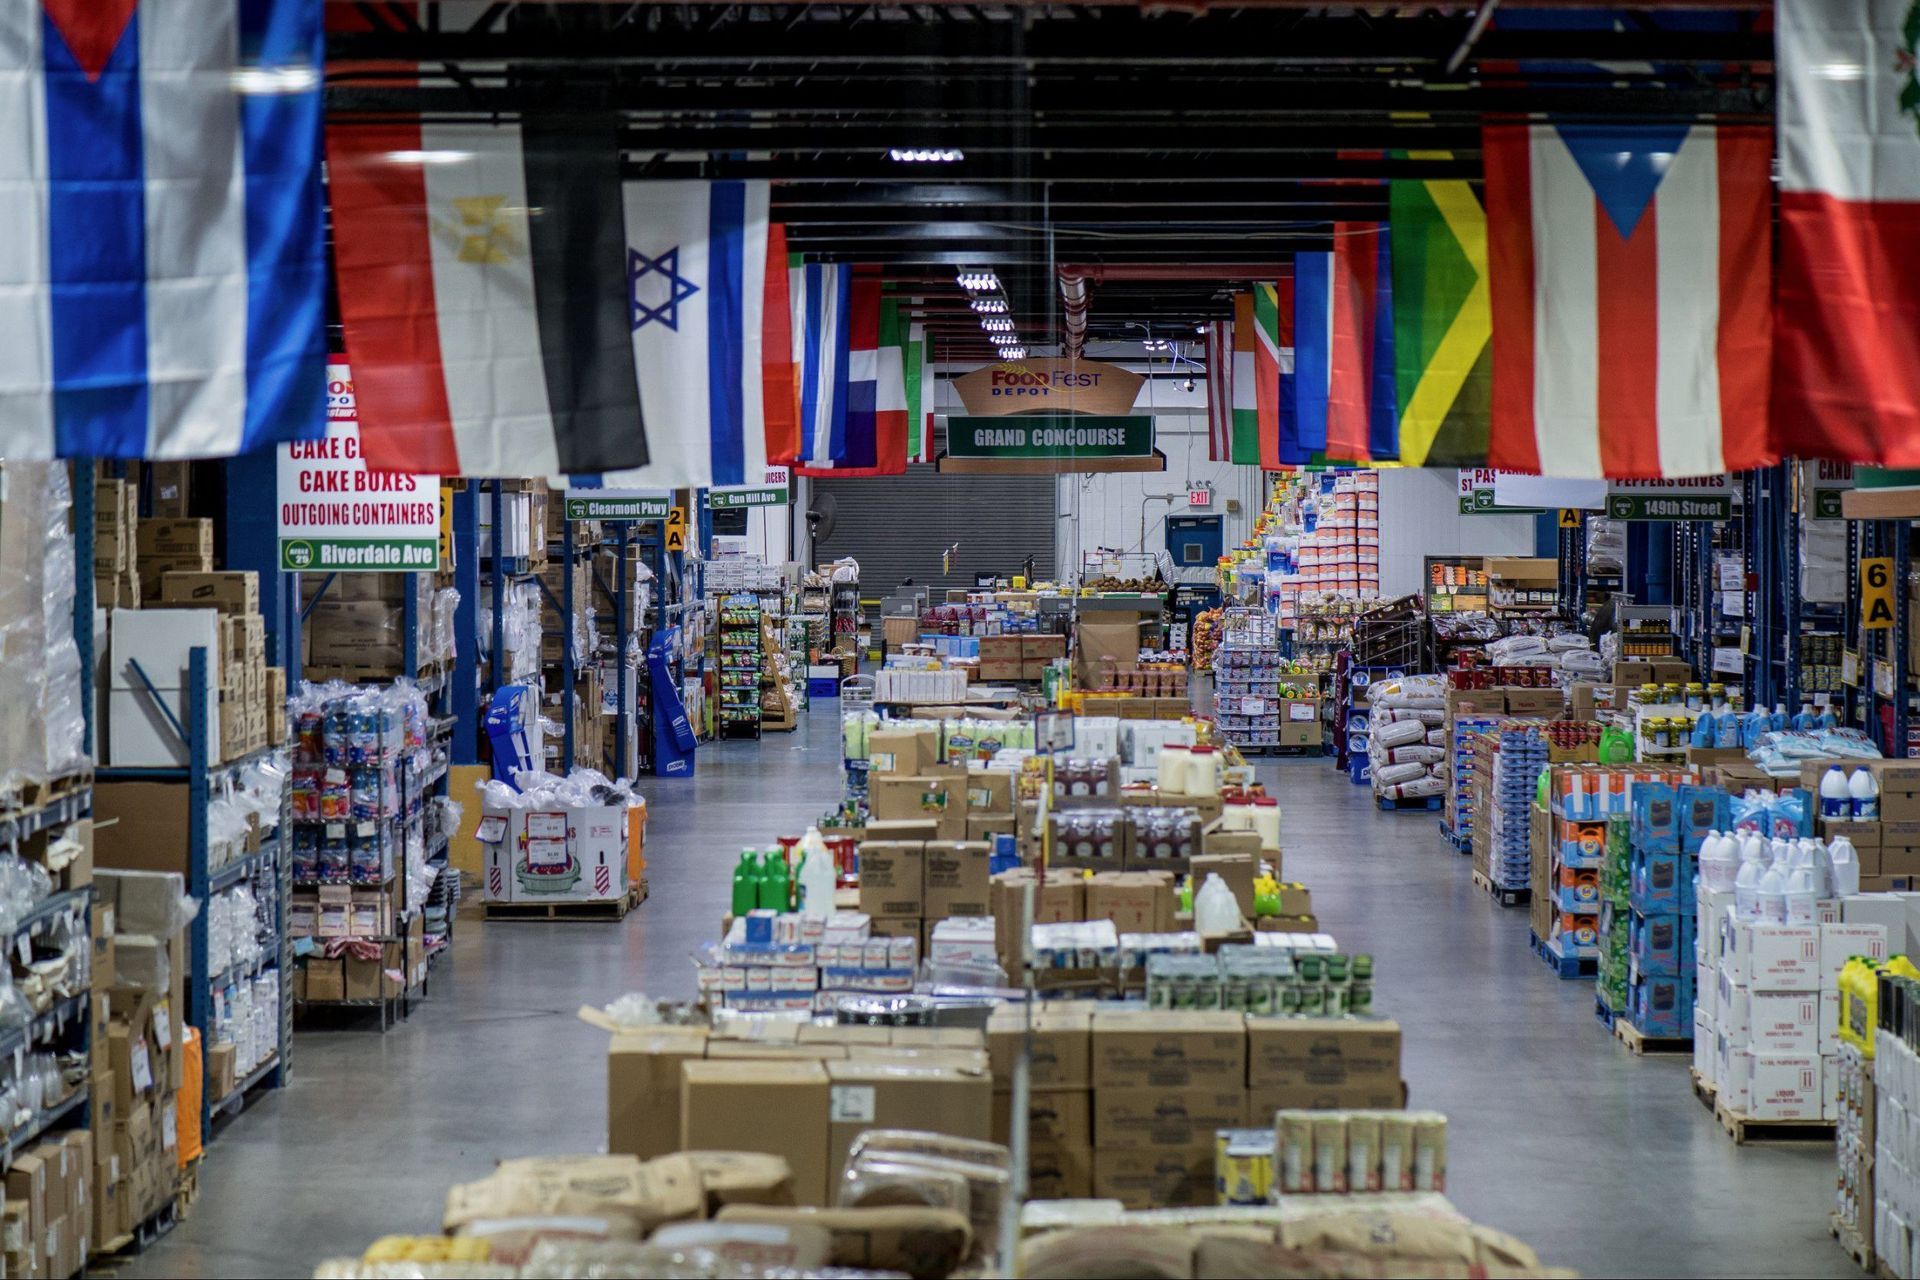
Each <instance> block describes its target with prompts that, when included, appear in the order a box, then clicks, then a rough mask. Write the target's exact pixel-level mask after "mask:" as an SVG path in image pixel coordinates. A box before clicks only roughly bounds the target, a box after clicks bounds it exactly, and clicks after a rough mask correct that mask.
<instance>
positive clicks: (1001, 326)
mask: <svg viewBox="0 0 1920 1280" xmlns="http://www.w3.org/2000/svg"><path fill="white" fill-rule="evenodd" d="M980 327H981V328H982V329H985V330H986V331H987V332H988V333H1011V332H1012V331H1013V317H1012V316H982V317H981V318H980Z"/></svg>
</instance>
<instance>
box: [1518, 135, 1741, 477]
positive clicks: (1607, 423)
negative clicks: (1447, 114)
mask: <svg viewBox="0 0 1920 1280" xmlns="http://www.w3.org/2000/svg"><path fill="white" fill-rule="evenodd" d="M1484 140H1485V146H1484V155H1485V159H1486V174H1487V186H1486V197H1487V269H1488V285H1489V288H1490V290H1491V294H1492V310H1493V406H1492V411H1491V416H1490V420H1489V424H1488V436H1489V439H1488V451H1487V465H1488V466H1489V467H1495V468H1499V469H1502V470H1508V471H1523V472H1538V473H1541V474H1544V475H1559V476H1574V477H1583V478H1588V479H1593V478H1600V477H1611V478H1620V479H1649V478H1655V477H1664V476H1674V477H1678V476H1701V475H1713V474H1717V473H1719V472H1722V471H1739V470H1744V469H1745V468H1748V467H1758V466H1765V465H1767V464H1768V463H1771V462H1772V461H1773V460H1774V455H1773V453H1772V451H1771V450H1770V448H1769V446H1768V443H1767V426H1766V424H1767V407H1768V406H1767V373H1768V359H1769V354H1770V344H1771V334H1770V332H1769V329H1770V325H1769V317H1768V308H1767V294H1768V281H1769V277H1770V274H1771V273H1770V269H1769V268H1770V264H1769V242H1768V228H1767V211H1768V202H1769V197H1770V193H1769V190H1768V183H1769V172H1768V170H1769V167H1770V163H1771V154H1772V140H1771V139H1770V138H1769V137H1768V134H1767V130H1766V129H1765V128H1764V127H1761V126H1748V125H1732V126H1728V125H1722V126H1719V127H1717V128H1716V127H1714V126H1711V125H1692V126H1689V125H1684V124H1678V125H1667V126H1615V125H1573V124H1566V125H1490V126H1488V127H1487V128H1486V129H1485V131H1484Z"/></svg>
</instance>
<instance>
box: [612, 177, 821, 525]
mask: <svg viewBox="0 0 1920 1280" xmlns="http://www.w3.org/2000/svg"><path fill="white" fill-rule="evenodd" d="M624 201H625V204H624V207H625V214H626V246H627V248H626V257H625V262H626V280H627V290H628V304H629V306H630V308H631V316H632V318H631V322H630V323H631V325H632V328H633V364H634V370H635V372H636V373H637V374H638V375H639V378H640V406H641V410H642V413H643V415H644V416H645V418H646V420H647V421H648V422H650V423H652V424H653V430H652V431H650V432H649V433H648V437H647V444H648V451H649V453H650V454H651V457H650V459H649V460H648V463H647V465H646V466H644V467H638V468H634V469H632V470H626V471H620V472H617V473H613V474H606V475H602V476H601V477H600V483H602V484H604V485H605V486H607V487H609V488H619V489H681V488H695V489H705V488H711V487H712V486H714V485H742V484H758V483H760V480H761V477H762V476H764V475H765V474H766V469H767V464H768V462H769V461H772V459H769V457H768V456H767V453H768V434H769V428H768V424H767V418H768V402H769V400H770V399H771V400H772V402H773V404H774V412H775V415H776V417H778V416H781V415H783V414H789V413H796V414H797V409H788V408H785V407H783V406H782V405H781V404H780V402H779V396H780V395H781V394H782V388H780V387H779V386H778V385H777V378H776V379H773V380H770V379H769V370H768V362H767V353H768V344H769V343H772V344H774V346H773V350H774V351H775V352H779V351H781V350H782V345H781V344H785V343H788V342H789V341H790V339H789V337H788V323H789V322H788V319H787V309H786V301H785V292H786V290H785V288H784V283H785V270H784V264H785V260H786V259H785V254H784V252H782V253H781V255H780V256H779V257H778V258H770V256H769V255H770V254H772V253H773V252H774V251H775V245H774V244H773V242H772V236H771V227H770V225H769V223H768V220H767V202H768V186H767V183H765V182H764V181H761V182H629V183H627V184H626V186H625V191H624ZM782 239H783V240H784V237H782ZM770 264H771V267H772V269H771V270H770V269H769V266H770ZM770 277H774V278H778V279H779V281H780V283H779V284H778V285H776V286H774V287H772V288H769V278H770ZM776 302H777V303H778V304H779V305H778V306H777V307H776V306H775V305H774V304H775V303H776ZM775 430H776V431H778V430H779V428H777V427H776V428H775Z"/></svg>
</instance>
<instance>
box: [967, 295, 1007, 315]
mask: <svg viewBox="0 0 1920 1280" xmlns="http://www.w3.org/2000/svg"><path fill="white" fill-rule="evenodd" d="M973 309H974V310H975V311H978V312H979V313H980V314H981V315H983V316H997V315H1004V314H1005V313H1006V310H1007V300H1006V299H1005V298H975V299H974V300H973Z"/></svg>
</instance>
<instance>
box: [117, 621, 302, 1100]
mask: <svg viewBox="0 0 1920 1280" xmlns="http://www.w3.org/2000/svg"><path fill="white" fill-rule="evenodd" d="M212 657H213V655H211V654H210V653H209V652H208V651H207V650H206V649H205V648H202V647H199V646H196V647H194V648H193V649H191V650H189V651H188V655H187V684H186V686H185V687H186V689H187V690H188V692H187V693H186V694H184V695H183V698H184V701H185V703H186V708H185V709H186V712H187V716H186V723H185V724H180V723H178V722H175V723H172V724H170V726H169V727H170V728H171V729H172V730H173V732H174V733H175V735H176V736H177V737H178V738H179V739H180V741H181V743H182V744H183V746H184V747H185V749H186V754H187V761H188V763H187V764H186V766H185V767H181V768H144V767H142V768H102V769H100V770H99V771H98V776H99V777H100V778H101V779H102V780H127V781H168V782H181V783H184V784H185V785H186V786H187V789H188V803H187V825H188V833H187V834H188V839H187V875H186V881H187V894H188V896H189V897H191V898H192V899H193V900H194V902H195V903H197V904H198V905H199V910H197V911H196V912H195V913H194V917H193V923H192V924H191V925H190V926H188V934H189V962H188V963H189V975H190V978H191V980H190V981H189V982H187V984H186V990H187V1020H188V1021H189V1022H191V1023H192V1024H193V1026H194V1027H195V1029H196V1030H198V1031H199V1033H200V1043H201V1045H202V1047H203V1052H204V1050H205V1048H206V1047H208V1046H211V1045H212V1044H213V1043H214V1041H213V1023H214V990H213V987H212V985H211V982H210V980H209V979H210V977H211V975H210V974H209V973H208V968H209V965H208V947H207V915H208V911H207V904H208V901H209V899H211V897H212V896H213V893H214V892H215V890H214V887H213V885H214V877H215V875H216V874H218V875H219V876H220V877H221V878H222V880H223V882H224V886H230V885H231V884H233V883H237V882H238V881H239V880H240V879H243V878H249V877H250V878H253V879H254V880H255V881H256V882H257V883H270V884H272V885H273V886H274V889H273V901H274V903H275V908H274V911H273V913H272V914H273V920H274V924H273V928H274V935H275V940H276V942H275V945H277V947H278V949H279V955H280V957H281V959H280V970H281V974H282V978H283V980H282V981H281V982H280V983H279V1002H280V1008H279V1018H278V1019H277V1027H278V1034H279V1045H278V1050H277V1052H276V1054H275V1057H274V1069H273V1070H272V1071H271V1072H269V1073H268V1074H267V1075H266V1076H265V1077H263V1081H262V1082H263V1083H264V1084H266V1085H267V1087H269V1088H275V1089H278V1088H281V1087H283V1086H284V1085H285V1084H286V1080H287V1071H288V1069H289V1066H290V1062H289V1059H290V1058H291V1056H292V1054H291V1042H292V1028H293V1008H292V992H291V989H290V984H289V983H287V982H286V981H285V980H284V975H285V974H286V972H287V960H286V957H287V955H288V951H287V900H288V888H289V884H290V879H289V866H290V859H289V858H287V857H283V856H281V854H282V852H283V851H284V850H285V849H286V845H285V844H284V843H283V841H282V840H281V839H280V837H281V836H284V835H285V834H286V833H287V832H290V831H291V830H292V821H291V811H290V809H289V807H288V805H289V803H290V799H291V797H290V795H283V798H282V802H281V812H280V823H281V825H280V828H279V831H278V832H276V833H274V835H273V836H272V837H270V838H263V841H262V846H261V848H260V850H259V851H258V852H257V853H254V854H249V855H247V857H246V858H243V859H241V860H240V861H239V862H238V863H236V864H228V865H227V866H224V867H221V868H219V869H218V871H217V872H216V870H215V869H214V868H212V867H210V866H209V865H208V862H209V857H210V852H209V844H208V831H207V810H208V806H209V804H210V802H211V800H212V794H213V789H214V788H215V787H216V786H218V785H224V784H225V783H226V782H227V781H228V780H230V779H232V778H233V777H235V776H236V775H237V774H238V773H239V772H240V770H241V769H243V768H245V767H247V766H248V765H250V764H253V763H255V762H256V761H260V760H265V759H268V758H270V757H272V756H273V755H274V753H276V752H278V751H280V750H282V749H283V748H284V744H282V743H272V744H269V745H268V746H266V747H264V748H261V749H260V750H258V751H254V752H250V753H248V754H247V755H243V756H240V757H238V758H236V759H233V760H227V761H223V762H221V763H218V764H209V763H208V761H209V760H210V759H211V757H212V755H213V754H214V752H213V743H212V741H211V735H210V733H209V728H210V726H209V724H208V715H207V706H206V704H205V702H204V701H203V700H202V699H200V698H197V697H193V696H192V695H191V691H192V690H195V689H204V688H206V687H207V684H206V673H207V668H208V665H209V664H210V663H211V661H212ZM163 710H164V708H163ZM167 718H168V720H169V721H172V719H173V717H172V714H171V713H170V712H169V713H167ZM268 839H271V844H269V843H268ZM236 865H237V866H239V867H240V868H241V869H240V870H239V871H235V870H234V867H235V866H236ZM224 886H223V887H224ZM210 1101H211V1100H210V1099H209V1098H208V1097H207V1094H206V1091H205V1090H204V1089H203V1090H202V1091H201V1098H200V1131H201V1133H202V1134H204V1135H206V1136H208V1137H212V1136H213V1131H212V1126H211V1119H212V1116H211V1111H210V1110H209V1103H210Z"/></svg>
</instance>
